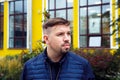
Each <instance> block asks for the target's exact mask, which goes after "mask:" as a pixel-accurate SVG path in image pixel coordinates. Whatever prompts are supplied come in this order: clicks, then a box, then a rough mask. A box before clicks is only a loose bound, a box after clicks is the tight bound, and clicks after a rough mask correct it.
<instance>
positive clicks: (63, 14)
mask: <svg viewBox="0 0 120 80" xmlns="http://www.w3.org/2000/svg"><path fill="white" fill-rule="evenodd" d="M56 17H62V18H66V10H57V11H56Z"/></svg>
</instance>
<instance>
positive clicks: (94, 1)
mask: <svg viewBox="0 0 120 80" xmlns="http://www.w3.org/2000/svg"><path fill="white" fill-rule="evenodd" d="M92 4H101V0H88V5H92Z"/></svg>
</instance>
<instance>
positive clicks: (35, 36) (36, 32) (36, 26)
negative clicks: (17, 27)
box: [32, 0, 42, 49]
mask: <svg viewBox="0 0 120 80" xmlns="http://www.w3.org/2000/svg"><path fill="white" fill-rule="evenodd" d="M40 39H42V0H33V1H32V47H33V49H34V48H35V47H36V43H37V41H38V40H40Z"/></svg>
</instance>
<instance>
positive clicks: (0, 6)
mask: <svg viewBox="0 0 120 80" xmlns="http://www.w3.org/2000/svg"><path fill="white" fill-rule="evenodd" d="M3 7H4V5H3V3H0V14H1V13H2V14H3V12H4V8H3Z"/></svg>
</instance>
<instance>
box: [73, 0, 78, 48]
mask: <svg viewBox="0 0 120 80" xmlns="http://www.w3.org/2000/svg"><path fill="white" fill-rule="evenodd" d="M78 2H79V0H74V1H73V48H78V44H79V43H78V40H79V38H78V36H79V32H78V30H79V25H78V19H79V6H78Z"/></svg>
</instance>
